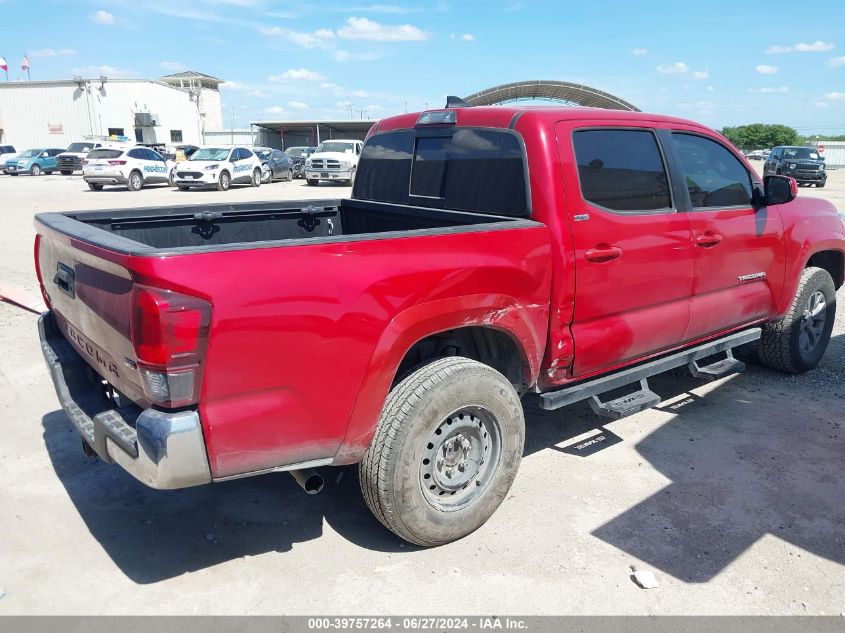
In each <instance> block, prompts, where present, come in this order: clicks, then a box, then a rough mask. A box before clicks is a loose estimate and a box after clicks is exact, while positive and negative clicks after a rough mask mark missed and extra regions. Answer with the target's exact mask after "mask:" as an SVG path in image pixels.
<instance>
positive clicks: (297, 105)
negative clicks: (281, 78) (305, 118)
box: [288, 101, 308, 110]
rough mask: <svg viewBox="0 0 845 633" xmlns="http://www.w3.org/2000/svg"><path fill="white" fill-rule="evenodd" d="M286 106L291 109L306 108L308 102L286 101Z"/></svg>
mask: <svg viewBox="0 0 845 633" xmlns="http://www.w3.org/2000/svg"><path fill="white" fill-rule="evenodd" d="M288 107H289V108H290V109H291V110H307V109H308V104H307V103H305V102H303V101H288Z"/></svg>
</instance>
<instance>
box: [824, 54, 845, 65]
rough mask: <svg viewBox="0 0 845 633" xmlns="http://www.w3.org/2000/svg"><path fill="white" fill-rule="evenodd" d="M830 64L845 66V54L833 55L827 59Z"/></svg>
mask: <svg viewBox="0 0 845 633" xmlns="http://www.w3.org/2000/svg"><path fill="white" fill-rule="evenodd" d="M827 65H828V66H845V55H840V56H839V57H831V58H830V59H828V60H827Z"/></svg>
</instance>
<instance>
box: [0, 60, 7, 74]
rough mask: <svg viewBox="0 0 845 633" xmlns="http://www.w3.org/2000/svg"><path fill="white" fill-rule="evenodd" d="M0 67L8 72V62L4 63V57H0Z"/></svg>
mask: <svg viewBox="0 0 845 633" xmlns="http://www.w3.org/2000/svg"><path fill="white" fill-rule="evenodd" d="M0 68H2V69H3V70H5V71H6V72H9V64H7V63H6V58H5V57H0Z"/></svg>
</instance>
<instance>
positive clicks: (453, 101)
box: [446, 95, 472, 108]
mask: <svg viewBox="0 0 845 633" xmlns="http://www.w3.org/2000/svg"><path fill="white" fill-rule="evenodd" d="M446 107H447V108H471V107H472V105H470V104H469V103H467V102H466V101H464V100H463V99H461V98H460V97H456V96H455V95H449V96H448V97H446Z"/></svg>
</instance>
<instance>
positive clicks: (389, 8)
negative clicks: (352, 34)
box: [344, 4, 422, 13]
mask: <svg viewBox="0 0 845 633" xmlns="http://www.w3.org/2000/svg"><path fill="white" fill-rule="evenodd" d="M344 11H345V12H349V13H352V12H355V13H421V12H422V9H421V8H419V7H399V6H396V5H393V4H368V5H366V6H361V7H349V8H346V9H344Z"/></svg>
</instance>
